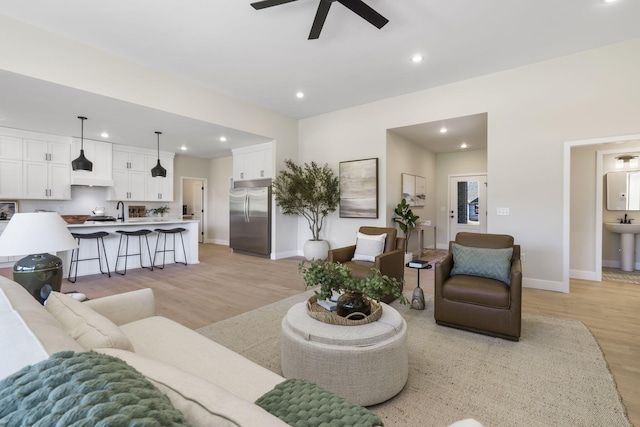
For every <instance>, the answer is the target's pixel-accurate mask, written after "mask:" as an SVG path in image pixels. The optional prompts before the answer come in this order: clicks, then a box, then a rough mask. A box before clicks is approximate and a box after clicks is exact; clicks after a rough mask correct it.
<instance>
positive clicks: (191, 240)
mask: <svg viewBox="0 0 640 427" xmlns="http://www.w3.org/2000/svg"><path fill="white" fill-rule="evenodd" d="M67 227H68V229H69V231H70V232H71V233H82V234H85V233H86V234H88V233H97V232H99V231H105V232H107V233H109V235H108V236H107V237H105V238H104V245H105V250H106V255H107V260H108V261H109V271H111V274H113V271H114V269H115V266H116V257H117V254H118V243H119V241H120V234H118V233H116V231H117V230H125V231H137V230H143V229H147V230H151V231H152V233H151V234H149V235H148V237H149V247H150V249H151V257H153V254H154V251H155V248H156V242H157V240H158V233H156V232H155V231H154V230H156V229H164V230H170V229H172V228H178V227H182V228H184V229H185V230H186V231H185V232H184V233H182V237H183V239H184V246H185V251H186V253H187V263H188V264H198V263H199V261H198V221H195V220H183V219H171V218H132V219H129V220H126V221H124V222H122V221H117V222H116V221H87V222H85V223H83V224H68V225H67ZM124 242H125V240H124V239H123V243H122V244H123V249H121V253H124ZM163 243H164V238H163V239H162V240H161V241H160V245H161V246H162V245H163ZM142 244H143V250H142V260H143V264H144V265H145V266H148V265H149V264H150V261H149V259H148V258H149V256H148V254H147V248H146V247H144V246H145V239H144V238H142ZM81 245H82V248H81V252H80V258H95V257H97V256H98V255H97V247H96V244H95V241H93V240H84V241H81ZM176 245H177V248H176V249H177V251H176V256H177V257H178V260H179V261H182V258H183V255H182V247H181V242H180V237H179V236H176ZM170 248H171V249H172V248H173V239H172V237H171V236H168V240H167V249H170ZM138 249H139V248H138V239H137V238H135V237H134V238H130V239H129V253H130V254H132V253H138V252H139V250H138ZM57 255H58V256H59V257H60V258H62V265H63V268H64V277H67V275H68V274H69V263H70V261H71V251H65V252H58V254H57ZM173 255H174V254H173V253H171V252H169V253H167V264H169V263H172V262H173ZM161 256H162V254H158V262H159V263H160V264H161V263H162V261H161V260H162V258H161ZM103 266H104V262H103ZM73 268H74V270H75V265H74V267H73ZM134 268H140V257H139V256H130V257H129V259H128V261H127V270H130V269H134ZM123 269H124V258H121V259H120V264H119V266H118V270H119V271H122V270H123ZM158 271H161V270H158ZM89 274H100V268H99V267H98V261H97V260H92V261H84V262H80V263H78V276H86V275H89Z"/></svg>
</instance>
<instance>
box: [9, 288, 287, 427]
mask: <svg viewBox="0 0 640 427" xmlns="http://www.w3.org/2000/svg"><path fill="white" fill-rule="evenodd" d="M54 300H55V303H53V301H54ZM48 304H51V306H52V307H47V308H45V307H43V306H42V305H40V304H39V303H38V301H36V300H35V299H34V298H33V297H32V296H31V295H29V293H28V292H27V291H26V290H25V289H24V288H23V287H22V286H20V285H19V284H17V283H16V282H13V281H12V280H9V279H7V278H5V277H0V325H2V329H1V331H2V332H0V349H1V350H0V365H2V368H1V369H2V371H0V379H2V378H4V377H6V376H8V375H10V374H11V373H13V372H15V371H17V370H18V369H20V368H21V367H22V366H26V365H29V364H34V363H37V362H39V361H40V360H44V359H46V358H47V357H48V356H50V355H52V354H54V353H57V352H60V351H64V350H73V351H76V352H83V351H86V350H89V349H93V350H94V351H96V352H100V353H106V354H109V355H112V356H116V357H118V358H120V359H123V360H124V361H125V362H126V363H128V364H129V365H131V366H132V367H134V368H135V369H137V370H138V371H140V372H141V373H142V374H143V375H144V376H145V377H147V378H148V379H149V380H150V381H151V382H152V383H153V384H154V385H155V386H156V387H157V388H159V389H160V391H162V392H163V393H164V394H166V395H167V396H169V398H170V399H171V402H172V403H173V405H174V406H175V407H176V408H177V409H179V410H180V411H181V412H182V413H183V414H184V415H185V416H186V418H187V420H188V421H189V422H190V423H191V424H192V425H195V426H227V425H229V426H231V425H233V426H237V425H241V426H256V425H260V426H286V425H287V424H285V423H284V422H283V421H281V420H280V419H279V418H277V417H275V416H273V415H271V414H270V413H268V412H267V411H265V410H263V409H262V408H260V407H259V406H257V405H255V404H254V403H253V402H254V401H255V400H256V399H257V398H258V397H260V396H261V395H263V394H264V393H266V392H268V391H270V390H271V389H273V388H274V387H275V386H276V385H277V384H279V383H281V382H283V381H284V380H285V379H284V378H282V377H281V376H279V375H276V374H275V373H273V372H271V371H269V370H268V369H266V368H263V367H261V366H259V365H257V364H256V363H254V362H252V361H250V360H248V359H246V358H244V357H242V356H241V355H239V354H237V353H234V352H233V351H231V350H229V349H227V348H225V347H223V346H221V345H219V344H217V343H215V342H213V341H211V340H209V339H207V338H205V337H203V336H201V335H200V334H198V333H196V332H194V331H192V330H190V329H188V328H186V327H184V326H182V325H180V324H178V323H176V322H173V321H171V320H169V319H166V318H164V317H160V316H156V315H155V310H156V308H155V301H154V296H153V292H152V291H151V290H150V289H143V290H139V291H134V292H128V293H124V294H119V295H114V296H110V297H105V298H99V299H96V300H91V301H87V302H84V303H81V302H78V301H75V300H73V299H72V298H71V297H68V296H66V295H63V294H52V296H51V297H50V298H49V302H48ZM51 311H54V314H52V313H51ZM63 311H64V312H66V313H65V314H62V313H61V312H63ZM103 316H104V317H103ZM106 319H109V320H106ZM111 322H113V323H111ZM82 323H85V325H82ZM113 324H115V325H117V327H116V328H115V330H114V326H113ZM109 328H111V330H110V329H109ZM68 331H69V332H68ZM119 332H120V333H121V335H119ZM74 336H75V339H74ZM126 347H130V348H129V349H123V348H126ZM131 347H132V348H131ZM133 349H135V352H134V351H131V350H133Z"/></svg>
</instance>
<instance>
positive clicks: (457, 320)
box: [433, 233, 522, 341]
mask: <svg viewBox="0 0 640 427" xmlns="http://www.w3.org/2000/svg"><path fill="white" fill-rule="evenodd" d="M453 243H454V242H449V253H448V254H447V256H445V257H444V258H443V259H442V260H440V261H438V262H436V263H435V289H434V302H433V306H434V317H435V320H436V323H437V324H439V325H444V326H450V327H454V328H459V329H465V330H468V331H472V332H478V333H481V334H486V335H492V336H496V337H500V338H505V339H508V340H512V341H518V340H519V339H520V322H521V310H522V265H521V263H520V245H514V244H513V237H512V236H508V235H505V234H478V233H458V234H457V235H456V240H455V243H458V244H460V245H463V246H468V247H476V248H491V249H502V248H511V247H513V255H512V257H511V284H510V285H507V284H506V283H504V282H502V281H500V280H496V279H491V278H487V277H479V276H471V275H463V274H461V275H455V276H451V275H450V273H451V269H452V268H453V265H454V264H453Z"/></svg>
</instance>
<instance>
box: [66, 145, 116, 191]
mask: <svg viewBox="0 0 640 427" xmlns="http://www.w3.org/2000/svg"><path fill="white" fill-rule="evenodd" d="M80 146H81V142H80V139H79V138H73V142H72V144H71V152H72V153H73V157H75V156H77V155H79V153H80ZM84 154H85V156H86V158H87V159H89V160H90V161H91V162H92V163H93V170H92V171H85V170H77V171H74V170H72V171H71V185H90V186H100V187H111V186H113V149H112V144H111V143H109V142H102V141H93V140H91V139H85V140H84Z"/></svg>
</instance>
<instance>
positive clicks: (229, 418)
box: [96, 337, 286, 427]
mask: <svg viewBox="0 0 640 427" xmlns="http://www.w3.org/2000/svg"><path fill="white" fill-rule="evenodd" d="M203 339H205V338H204V337H203ZM96 351H98V352H101V353H105V354H109V355H112V356H116V357H118V358H120V359H122V360H124V361H125V362H127V363H128V364H129V365H131V366H133V367H134V368H135V369H137V370H138V371H140V372H141V373H142V374H143V375H144V376H145V377H146V378H147V379H148V380H149V381H151V382H152V383H153V384H154V385H155V386H156V387H157V388H158V389H159V390H160V391H161V392H163V393H164V394H166V395H167V396H168V397H169V399H171V403H173V405H174V406H175V407H176V408H177V409H178V410H180V411H181V412H182V413H183V414H184V416H185V417H186V418H187V421H189V423H191V424H192V425H193V426H195V427H210V426H216V427H232V426H247V427H253V426H260V427H286V424H285V423H284V422H283V421H281V420H280V419H279V418H277V417H275V416H273V415H271V414H269V413H268V412H267V411H265V410H264V409H262V408H260V407H259V406H257V405H255V404H254V403H252V402H248V401H246V400H244V399H241V398H239V397H237V396H234V395H233V394H231V393H229V392H228V391H226V390H225V389H223V388H222V387H220V386H219V385H217V384H214V383H211V382H209V381H206V380H205V379H203V378H201V377H200V376H196V375H192V374H189V373H187V372H185V371H184V370H182V369H178V368H176V367H173V366H170V365H167V364H166V363H161V362H157V361H155V360H151V359H149V358H146V357H142V356H140V355H138V354H136V353H131V352H130V351H125V350H119V349H113V348H105V349H97V350H96Z"/></svg>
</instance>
